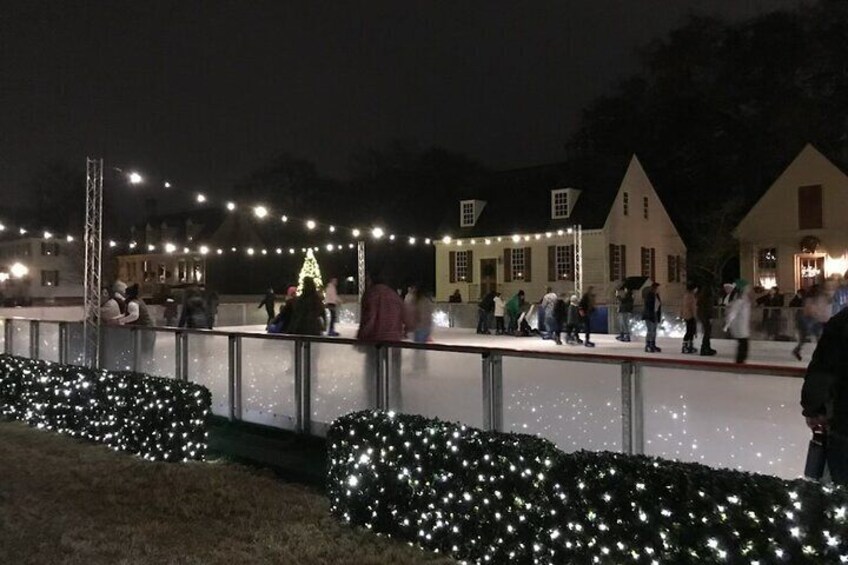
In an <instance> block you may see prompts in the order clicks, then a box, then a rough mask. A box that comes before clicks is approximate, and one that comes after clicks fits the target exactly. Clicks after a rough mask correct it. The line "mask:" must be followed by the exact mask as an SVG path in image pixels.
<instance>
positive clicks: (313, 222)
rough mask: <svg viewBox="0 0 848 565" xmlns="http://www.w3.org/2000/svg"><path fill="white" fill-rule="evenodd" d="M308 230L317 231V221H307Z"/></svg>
mask: <svg viewBox="0 0 848 565" xmlns="http://www.w3.org/2000/svg"><path fill="white" fill-rule="evenodd" d="M306 229H308V230H314V229H315V220H306Z"/></svg>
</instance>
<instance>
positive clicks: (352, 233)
mask: <svg viewBox="0 0 848 565" xmlns="http://www.w3.org/2000/svg"><path fill="white" fill-rule="evenodd" d="M350 234H351V235H352V236H353V237H359V234H360V232H359V230H358V229H356V228H353V229H352V230H351V232H350Z"/></svg>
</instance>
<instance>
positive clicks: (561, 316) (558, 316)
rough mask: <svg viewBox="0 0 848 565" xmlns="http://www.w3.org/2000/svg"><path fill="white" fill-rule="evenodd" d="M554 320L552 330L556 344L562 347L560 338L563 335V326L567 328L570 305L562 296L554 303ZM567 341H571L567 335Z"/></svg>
mask: <svg viewBox="0 0 848 565" xmlns="http://www.w3.org/2000/svg"><path fill="white" fill-rule="evenodd" d="M553 320H554V329H553V330H552V335H553V337H554V340H555V341H556V344H557V345H562V338H561V337H560V334H561V333H562V328H563V326H565V324H566V322H567V321H568V305H567V304H566V303H565V299H564V298H563V297H562V296H560V297H559V298H557V300H556V302H555V303H554V309H553ZM566 339H569V336H568V334H566Z"/></svg>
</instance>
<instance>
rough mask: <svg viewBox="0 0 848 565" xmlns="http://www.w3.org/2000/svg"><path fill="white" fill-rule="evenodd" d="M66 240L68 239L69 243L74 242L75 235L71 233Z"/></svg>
mask: <svg viewBox="0 0 848 565" xmlns="http://www.w3.org/2000/svg"><path fill="white" fill-rule="evenodd" d="M65 241H67V242H68V243H73V242H74V236H72V235H69V236H67V237H65Z"/></svg>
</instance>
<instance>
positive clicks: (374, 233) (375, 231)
mask: <svg viewBox="0 0 848 565" xmlns="http://www.w3.org/2000/svg"><path fill="white" fill-rule="evenodd" d="M371 235H372V236H374V239H380V238H381V237H383V235H385V232H384V231H383V228H379V227H377V228H372V229H371Z"/></svg>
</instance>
